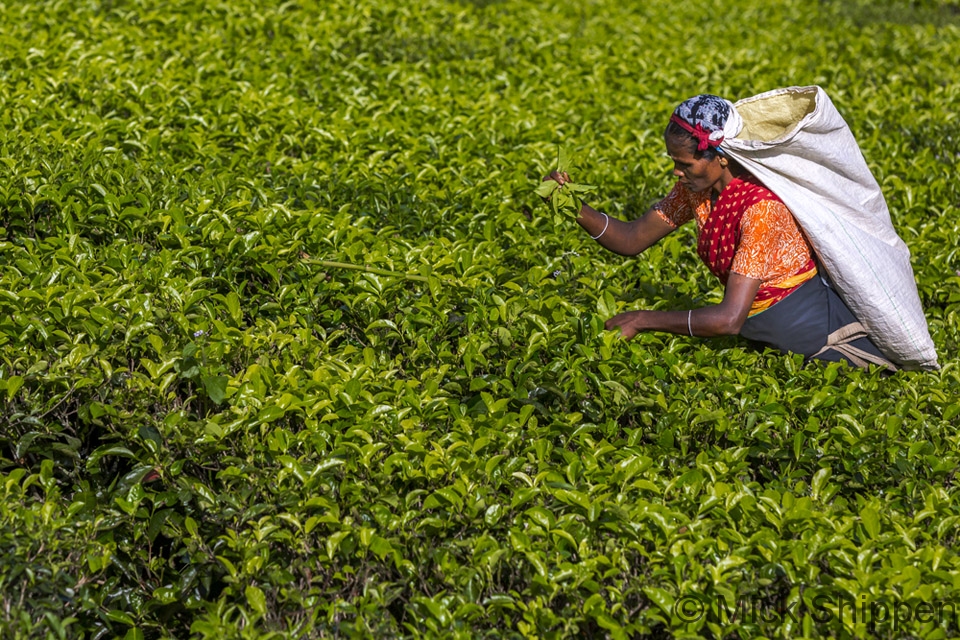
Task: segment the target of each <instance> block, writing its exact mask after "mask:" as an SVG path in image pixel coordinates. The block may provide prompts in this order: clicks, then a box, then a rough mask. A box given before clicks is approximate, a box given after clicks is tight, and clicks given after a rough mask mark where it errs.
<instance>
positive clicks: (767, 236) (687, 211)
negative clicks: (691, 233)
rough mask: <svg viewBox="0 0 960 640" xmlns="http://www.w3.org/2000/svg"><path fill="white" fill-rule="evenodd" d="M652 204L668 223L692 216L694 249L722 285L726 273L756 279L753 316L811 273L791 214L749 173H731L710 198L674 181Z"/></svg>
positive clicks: (809, 252)
mask: <svg viewBox="0 0 960 640" xmlns="http://www.w3.org/2000/svg"><path fill="white" fill-rule="evenodd" d="M654 209H655V210H656V211H657V213H659V214H660V216H661V217H662V218H663V219H664V220H665V221H666V222H667V223H668V224H670V225H671V226H673V227H675V228H676V227H678V226H680V225H682V224H684V223H686V222H689V221H690V220H693V219H695V220H696V221H697V237H698V241H697V253H699V254H700V257H701V258H702V259H703V261H704V262H705V263H706V265H707V266H708V267H709V268H710V271H711V272H713V274H714V275H716V276H717V277H718V278H720V281H721V282H723V284H726V283H727V278H728V277H729V275H730V272H733V273H738V274H740V275H742V276H746V277H748V278H754V279H756V280H760V281H761V284H760V289H759V291H757V296H756V298H754V301H753V304H752V305H751V307H750V315H751V316H752V315H756V314H758V313H760V312H761V311H764V310H765V309H768V308H770V307H771V306H773V305H774V304H776V303H777V302H778V301H780V300H782V299H783V298H785V297H787V295H789V294H790V293H792V292H793V291H794V290H796V289H797V287H799V286H800V285H801V284H803V283H804V282H806V281H807V280H809V279H810V278H812V277H813V276H814V275H815V274H816V273H817V268H816V264H815V263H814V261H813V250H812V249H811V247H810V243H809V242H808V241H807V239H806V237H804V235H803V232H802V231H801V230H800V227H799V226H798V225H797V221H796V220H795V219H794V217H793V214H792V213H790V210H789V209H787V206H786V205H785V204H784V203H783V202H782V201H781V200H780V198H779V197H777V196H776V194H774V193H773V192H772V191H770V190H769V189H767V188H766V187H764V186H763V184H762V183H761V182H760V181H759V180H757V179H756V178H755V177H753V176H752V175H749V174H747V175H744V176H741V177H739V178H734V179H733V181H732V182H731V183H730V184H728V185H727V186H726V188H725V189H724V190H723V191H722V192H721V193H720V195H719V197H718V198H717V200H716V202H711V199H710V192H709V191H699V192H694V191H690V190H689V189H687V188H686V187H684V186H683V185H682V184H680V183H679V182H678V183H677V184H676V186H674V188H673V190H672V191H671V192H670V194H669V195H667V197H666V198H664V199H663V200H661V201H660V202H659V203H658V204H656V205H655V206H654Z"/></svg>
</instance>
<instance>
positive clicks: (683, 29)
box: [0, 0, 960, 638]
mask: <svg viewBox="0 0 960 640" xmlns="http://www.w3.org/2000/svg"><path fill="white" fill-rule="evenodd" d="M267 5H269V6H267ZM958 12H960V7H958V4H957V3H956V2H955V1H932V0H927V1H923V2H905V1H900V0H897V1H893V2H879V1H878V2H876V3H870V2H865V1H860V2H850V1H843V2H841V1H839V0H837V1H833V0H823V1H821V2H818V3H811V2H805V1H803V0H777V1H775V2H768V3H759V4H758V3H753V4H751V3H743V2H740V3H733V2H706V1H700V0H695V1H693V2H686V3H676V2H666V1H665V0H654V1H646V2H626V3H625V2H619V1H617V2H615V1H613V0H596V1H593V2H590V3H583V4H580V5H576V4H573V5H570V4H567V5H550V4H549V3H547V4H544V3H534V2H525V1H524V2H521V1H513V0H509V1H508V0H504V1H502V2H501V1H497V0H487V1H483V0H476V1H474V2H468V1H462V2H458V1H454V0H450V1H444V0H424V1H423V2H418V3H414V5H413V6H410V4H409V3H404V2H399V1H394V0H360V1H359V2H356V1H351V2H345V1H342V0H327V1H325V2H316V3H315V2H306V1H305V2H295V1H291V2H287V3H284V4H280V5H273V4H272V3H258V2H251V1H249V0H221V1H215V2H201V1H200V0H179V1H174V2H163V3H161V2H153V1H151V0H103V1H102V2H98V1H95V0H79V1H75V2H66V1H59V2H53V1H52V2H45V3H26V2H8V3H6V4H3V5H0V15H2V18H0V52H2V53H0V101H2V103H0V160H2V163H3V169H4V170H3V173H2V178H3V179H2V180H0V226H2V229H0V261H2V265H3V267H2V271H0V490H2V495H0V553H2V556H0V635H2V636H3V637H4V638H27V637H86V638H107V637H117V636H120V637H122V636H124V635H126V637H128V638H142V637H145V638H154V637H187V636H192V637H197V638H223V637H260V636H265V635H267V634H271V633H272V634H274V637H334V636H343V637H351V636H374V637H381V636H394V635H411V636H420V635H426V636H432V635H443V636H458V637H464V638H468V637H474V636H484V635H488V636H491V637H494V636H495V637H501V636H511V635H512V636H516V637H522V636H526V637H575V636H602V635H604V634H608V635H609V636H611V637H624V636H628V635H634V636H638V635H653V636H661V637H663V636H667V635H689V636H703V635H712V636H716V637H719V636H727V635H729V636H732V637H744V638H747V637H756V636H758V635H769V636H801V635H803V636H816V635H828V636H834V637H837V636H844V635H849V636H861V637H883V636H889V637H902V636H903V635H906V634H914V635H917V636H923V637H930V638H936V637H948V636H956V635H958V634H960V626H958V624H957V620H956V618H955V617H950V616H949V615H948V616H946V617H943V618H942V620H941V619H938V618H937V617H936V616H935V617H933V618H932V619H930V620H928V619H927V618H926V616H923V615H912V616H905V615H903V616H902V617H904V618H908V619H901V620H898V621H897V623H896V624H894V621H893V620H892V619H891V618H889V617H888V618H887V619H886V620H885V621H879V622H878V621H877V616H874V617H873V618H871V619H870V620H867V621H864V620H863V618H862V616H859V617H857V619H856V620H852V619H851V616H850V611H849V610H847V612H846V615H845V616H843V619H842V620H839V619H838V617H837V616H835V615H833V616H831V615H826V616H825V615H823V611H825V610H826V611H828V612H829V609H824V608H823V607H821V608H820V609H819V615H818V609H817V608H816V607H815V603H814V599H815V598H816V597H817V596H826V597H828V598H830V602H832V603H837V602H838V601H839V602H841V604H842V601H841V600H840V599H842V598H847V599H849V601H851V602H856V603H857V604H858V605H862V604H863V603H868V604H877V603H888V604H890V605H891V606H892V605H893V604H894V603H900V604H901V605H904V606H908V607H912V608H911V609H910V612H911V613H913V614H917V613H918V612H920V610H919V609H918V606H920V605H921V604H925V603H929V604H931V606H934V605H942V604H943V603H951V604H953V605H954V608H956V604H957V602H956V601H958V600H960V558H958V556H957V554H956V553H955V551H954V547H955V543H956V536H957V533H956V532H957V529H958V523H960V491H958V489H957V486H956V478H955V474H956V470H957V464H958V457H960V453H958V444H960V443H958V440H960V437H958V434H957V431H956V424H957V421H958V414H960V399H958V391H960V370H958V369H957V366H956V363H955V361H956V355H957V346H958V341H960V329H958V313H960V290H958V285H960V272H958V271H957V270H958V269H960V257H958V248H960V219H958V215H957V214H958V206H960V186H958V181H957V164H958V160H960V133H958V120H957V112H956V105H957V104H958V103H960V43H958V35H960V29H958ZM803 84H820V85H822V86H824V87H825V88H826V90H827V91H828V93H829V94H830V95H831V97H832V99H833V101H834V102H835V104H836V105H837V106H838V108H839V109H840V110H841V112H842V113H843V114H844V116H845V117H846V118H847V120H848V122H849V123H850V125H851V128H852V129H853V131H854V133H855V135H856V136H857V137H858V139H859V140H860V141H861V144H862V148H863V151H864V155H865V156H866V158H867V160H868V162H869V163H870V165H871V167H872V169H873V170H874V171H875V174H876V176H877V178H878V180H879V181H880V182H881V184H882V185H883V187H884V190H885V193H886V196H887V198H888V202H889V204H890V207H891V210H892V214H893V216H894V221H895V224H896V226H897V228H898V229H899V231H900V232H901V235H902V236H903V237H904V239H905V240H906V242H907V244H908V245H909V246H910V248H911V250H912V252H913V256H914V264H915V269H916V275H917V279H918V282H919V288H920V293H921V298H922V300H923V302H924V305H925V309H926V312H927V315H928V319H929V321H930V327H931V332H932V335H933V337H934V341H935V343H936V345H937V348H938V351H939V353H940V357H941V363H942V364H943V365H944V366H943V369H942V370H941V371H939V372H931V373H903V372H901V373H898V374H895V375H893V376H890V377H884V376H883V375H882V374H881V372H880V371H877V370H874V371H869V372H864V371H859V370H850V369H848V368H846V367H841V366H838V365H836V364H833V365H829V366H825V365H823V364H818V363H815V364H811V365H807V366H804V365H803V363H802V361H801V359H799V358H791V357H785V356H782V355H779V354H776V353H773V352H770V351H766V352H763V351H758V350H756V349H753V348H751V347H749V346H748V345H746V344H745V343H744V342H742V341H740V340H736V339H726V340H700V339H690V338H686V337H674V336H669V335H664V334H648V335H642V336H639V337H638V338H637V339H636V340H634V341H633V342H632V343H626V342H623V341H621V340H619V339H618V338H617V337H616V336H615V335H614V334H613V333H609V332H603V331H602V323H603V320H604V319H605V318H607V317H609V316H611V315H613V314H614V313H616V312H618V311H620V310H624V309H627V308H635V307H643V308H651V307H656V308H681V309H685V308H689V307H691V306H694V305H702V304H706V303H709V302H711V301H714V300H716V299H717V297H718V295H719V293H720V291H719V289H718V286H717V283H716V281H715V280H714V279H713V278H712V277H711V276H710V275H709V273H708V272H707V271H706V269H705V268H704V267H703V266H702V265H701V264H700V263H699V261H698V259H697V257H696V254H695V251H694V248H693V231H692V230H691V229H683V230H681V231H680V232H678V233H676V234H674V235H673V236H671V237H670V238H668V239H667V240H665V241H664V242H662V243H661V244H660V245H659V246H658V247H655V248H653V249H651V250H650V251H648V252H647V254H645V255H643V256H641V257H639V258H631V259H624V258H620V257H618V256H614V255H612V254H608V253H604V252H603V251H602V250H600V249H599V247H597V246H596V245H595V244H594V243H592V242H591V241H590V240H589V238H587V237H586V235H585V234H584V233H582V232H581V231H579V229H578V228H577V226H576V225H575V224H574V223H573V222H572V221H570V220H569V219H566V220H563V221H562V222H561V224H559V225H557V224H555V222H554V216H553V215H552V211H551V210H550V208H549V207H548V206H546V205H544V204H543V203H542V202H540V200H539V198H538V197H537V196H536V195H535V194H534V192H533V189H534V188H535V187H536V186H537V184H538V182H539V180H540V177H541V176H542V175H543V174H544V173H545V172H546V171H547V170H549V169H550V168H551V165H552V163H553V162H554V160H555V154H556V149H557V145H558V144H563V145H564V146H565V147H566V148H568V149H570V150H571V151H572V153H574V154H575V155H576V156H577V157H578V159H579V164H580V165H581V167H582V168H581V169H580V172H579V173H578V174H577V175H576V176H574V178H575V179H576V180H578V181H582V182H585V183H589V184H593V185H597V188H598V190H597V192H596V194H592V195H596V198H597V199H596V201H595V202H594V204H595V205H596V206H597V207H600V208H602V209H604V210H605V211H607V212H609V213H610V214H612V215H618V216H620V217H622V218H631V217H634V216H636V215H639V214H640V213H642V212H643V211H644V210H645V208H646V207H647V206H648V205H649V204H650V203H651V202H652V201H654V200H655V199H656V198H657V197H658V196H659V195H662V194H663V193H665V191H666V190H667V189H668V188H669V185H670V181H671V178H670V172H669V168H670V165H669V161H668V159H667V158H666V156H665V153H664V150H663V146H662V141H661V138H660V136H661V132H662V129H663V126H664V125H665V123H666V120H667V118H668V116H669V113H670V110H671V109H672V108H673V106H674V105H675V104H676V103H678V102H679V101H681V100H683V99H684V98H687V97H689V96H690V95H694V94H696V93H701V92H705V91H708V92H712V93H718V94H721V95H724V96H727V97H729V98H731V99H738V98H741V97H745V96H748V95H752V94H754V93H758V92H761V91H765V90H768V89H771V88H775V87H779V86H788V85H803ZM591 197H592V196H591ZM721 597H722V598H727V600H728V601H729V603H730V605H731V606H735V601H736V600H737V599H738V598H740V599H742V600H743V601H744V602H748V603H753V604H757V603H759V605H758V606H759V608H760V609H761V611H762V612H763V614H764V615H761V616H752V617H751V616H749V615H740V616H732V617H731V616H728V617H726V618H724V617H723V616H721V615H719V614H722V613H723V612H722V611H718V607H717V603H718V602H719V600H718V599H719V598H721ZM700 603H704V604H705V605H706V606H707V609H712V610H713V612H714V613H716V614H718V615H711V616H706V617H697V616H695V615H690V611H691V610H694V611H695V610H696V607H698V606H700ZM783 603H787V604H788V605H790V606H793V607H794V608H793V609H792V613H793V615H786V614H784V615H777V614H776V611H777V607H779V606H780V605H782V604H783ZM797 603H801V606H800V607H799V608H797V607H796V604H797ZM802 603H806V607H807V609H806V610H805V611H804V610H803V604H802ZM831 606H833V605H831ZM940 610H941V611H942V607H941V608H940ZM947 612H948V614H949V608H947ZM794 616H795V617H794Z"/></svg>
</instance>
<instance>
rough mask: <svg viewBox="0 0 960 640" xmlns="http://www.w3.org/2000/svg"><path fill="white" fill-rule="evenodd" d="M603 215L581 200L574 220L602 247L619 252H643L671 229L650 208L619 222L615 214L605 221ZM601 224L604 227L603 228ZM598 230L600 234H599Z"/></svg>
mask: <svg viewBox="0 0 960 640" xmlns="http://www.w3.org/2000/svg"><path fill="white" fill-rule="evenodd" d="M604 215H605V214H603V213H600V212H599V211H597V210H596V209H594V208H593V207H591V206H590V205H588V204H584V205H583V206H582V207H581V208H580V217H579V218H577V224H579V225H580V226H581V227H583V228H584V230H586V232H587V233H589V234H590V236H591V237H593V238H596V240H597V242H599V243H600V245H601V246H602V247H603V248H604V249H608V250H610V251H613V252H614V253H619V254H620V255H622V256H635V255H637V254H639V253H643V252H644V251H646V250H647V249H648V248H649V247H651V246H653V245H654V244H656V243H657V241H659V240H660V239H661V238H664V237H665V236H667V235H668V234H669V233H670V232H671V231H673V230H674V227H673V225H671V224H670V223H669V222H667V221H666V220H664V219H663V217H661V216H660V214H658V213H657V212H656V211H654V210H653V209H650V210H649V211H647V212H646V213H645V214H643V215H642V216H640V217H639V218H637V219H636V220H631V221H630V222H623V221H621V220H617V219H616V218H609V221H608V220H607V219H606V218H605V217H604ZM605 226H606V229H607V230H606V231H604V230H603V229H604V227H605ZM601 232H602V235H600V234H601ZM598 235H600V237H599V238H597V236H598Z"/></svg>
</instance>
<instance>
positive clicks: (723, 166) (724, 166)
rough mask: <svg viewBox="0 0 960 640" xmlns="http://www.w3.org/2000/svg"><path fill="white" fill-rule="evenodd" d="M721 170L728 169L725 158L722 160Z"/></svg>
mask: <svg viewBox="0 0 960 640" xmlns="http://www.w3.org/2000/svg"><path fill="white" fill-rule="evenodd" d="M720 168H722V169H726V168H727V161H726V160H725V159H724V158H720Z"/></svg>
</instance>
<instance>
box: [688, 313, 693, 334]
mask: <svg viewBox="0 0 960 640" xmlns="http://www.w3.org/2000/svg"><path fill="white" fill-rule="evenodd" d="M691 316H693V309H690V311H687V333H689V334H690V337H691V338H692V337H693V327H692V326H691V325H690V318H691Z"/></svg>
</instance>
